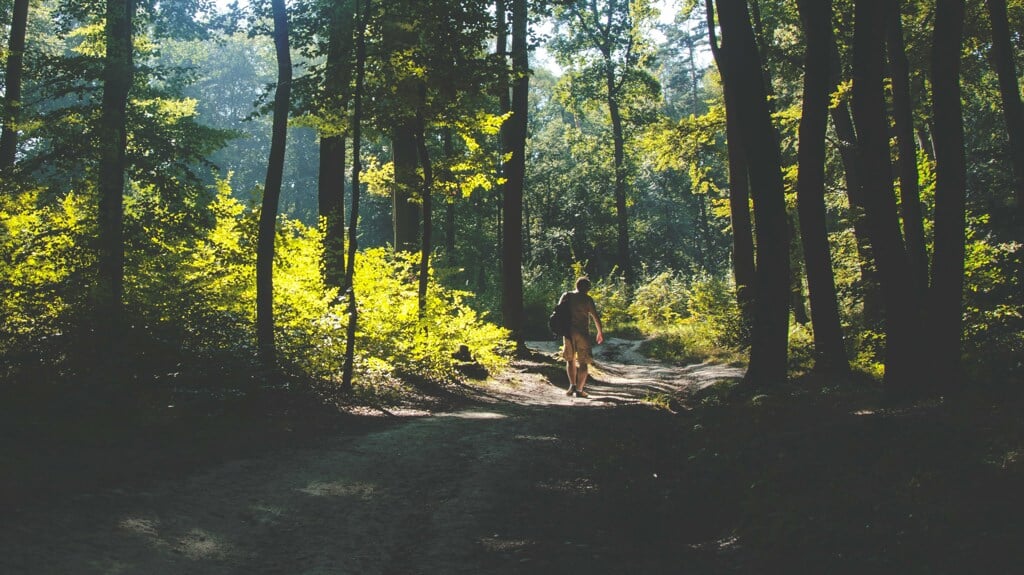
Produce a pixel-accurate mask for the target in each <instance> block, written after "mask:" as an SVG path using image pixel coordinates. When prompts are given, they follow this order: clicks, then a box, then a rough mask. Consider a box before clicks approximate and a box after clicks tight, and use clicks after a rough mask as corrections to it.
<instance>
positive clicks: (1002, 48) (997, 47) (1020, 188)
mask: <svg viewBox="0 0 1024 575" xmlns="http://www.w3.org/2000/svg"><path fill="white" fill-rule="evenodd" d="M987 4H988V13H989V18H990V19H991V21H992V60H993V62H994V63H995V68H996V72H997V73H998V75H999V92H1000V94H1002V97H1003V117H1004V118H1005V119H1006V131H1007V133H1008V134H1009V138H1010V165H1011V166H1012V169H1013V189H1014V192H1015V193H1016V196H1017V210H1018V212H1019V213H1020V214H1021V216H1020V218H1021V221H1024V106H1022V104H1021V99H1020V86H1019V84H1018V80H1017V67H1016V64H1015V63H1014V59H1013V44H1012V43H1011V42H1010V25H1009V22H1008V20H1007V17H1006V0H987Z"/></svg>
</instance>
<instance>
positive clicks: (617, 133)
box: [605, 61, 636, 286]
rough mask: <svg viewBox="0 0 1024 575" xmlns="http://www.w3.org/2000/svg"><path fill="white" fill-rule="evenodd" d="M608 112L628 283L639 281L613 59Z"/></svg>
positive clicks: (608, 77) (621, 257)
mask: <svg viewBox="0 0 1024 575" xmlns="http://www.w3.org/2000/svg"><path fill="white" fill-rule="evenodd" d="M605 67H606V71H605V83H606V84H607V87H606V89H607V96H608V114H609V116H610V117H611V121H612V146H613V150H614V161H615V231H616V237H617V239H618V252H619V266H620V267H621V268H622V273H623V275H624V276H625V278H626V285H628V286H632V285H633V283H634V282H635V281H636V277H635V274H634V273H633V256H632V254H631V253H630V250H629V216H628V214H627V211H626V139H625V135H624V134H623V130H622V113H621V111H620V110H619V94H618V89H617V88H616V86H615V73H614V70H613V68H612V64H611V62H610V61H609V62H606V64H605Z"/></svg>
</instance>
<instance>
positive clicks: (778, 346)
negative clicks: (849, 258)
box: [718, 0, 790, 387]
mask: <svg viewBox="0 0 1024 575" xmlns="http://www.w3.org/2000/svg"><path fill="white" fill-rule="evenodd" d="M718 10H719V13H720V20H721V26H722V36H723V44H722V47H721V49H722V51H723V52H724V53H725V59H726V63H727V72H726V74H725V82H726V84H727V85H728V86H729V89H730V90H732V91H733V93H734V94H735V95H736V104H737V105H736V107H735V111H736V112H737V115H738V118H737V120H738V122H739V125H740V130H741V136H740V137H741V139H742V142H743V150H744V155H745V157H746V160H747V166H748V169H749V174H750V178H751V180H752V181H754V182H757V183H758V185H757V186H754V187H753V188H752V189H751V192H752V193H753V197H754V220H755V222H756V228H755V232H756V235H757V259H756V268H757V269H756V273H757V292H756V299H755V305H754V308H755V309H754V324H753V328H752V334H751V347H750V366H749V368H748V370H747V375H746V381H747V383H748V384H750V385H753V386H755V387H763V386H764V385H766V384H773V383H780V382H782V381H784V380H785V379H786V355H787V349H786V348H787V338H788V326H789V311H788V310H789V306H788V305H787V302H788V295H789V273H790V270H789V228H788V223H787V216H786V201H785V192H784V187H783V181H782V165H781V164H782V162H781V158H780V152H779V147H778V144H777V138H776V135H775V127H774V126H773V125H772V118H771V112H770V109H769V106H768V96H767V93H766V92H765V86H764V81H763V79H762V76H761V56H760V54H759V52H758V49H757V41H756V39H755V38H754V30H753V28H752V27H751V24H750V13H749V11H748V9H747V3H746V1H745V0H718Z"/></svg>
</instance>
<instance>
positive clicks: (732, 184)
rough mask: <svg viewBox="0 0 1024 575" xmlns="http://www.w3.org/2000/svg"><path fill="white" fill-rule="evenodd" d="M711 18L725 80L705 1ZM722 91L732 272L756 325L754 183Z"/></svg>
mask: <svg viewBox="0 0 1024 575" xmlns="http://www.w3.org/2000/svg"><path fill="white" fill-rule="evenodd" d="M705 9H706V10H707V18H708V37H709V41H710V44H711V52H712V54H713V55H714V57H715V62H716V63H717V65H718V70H719V73H720V74H721V75H722V78H723V79H724V78H725V77H726V75H727V74H729V73H730V70H729V65H728V63H727V62H726V61H725V54H723V53H722V50H721V48H720V47H719V45H718V40H717V38H716V35H715V7H714V2H713V0H705ZM722 92H723V96H724V100H725V139H726V148H727V151H728V154H729V214H730V218H731V221H732V271H733V279H734V280H735V281H736V303H737V304H738V305H739V308H740V313H741V314H742V316H743V318H744V320H745V323H746V324H748V325H750V324H752V323H753V315H754V299H755V296H754V282H755V277H756V271H755V266H754V228H753V225H752V223H751V220H750V195H749V189H750V184H749V181H748V178H747V162H746V159H745V158H744V156H743V144H742V141H741V135H740V126H739V120H738V118H739V112H738V111H737V109H736V108H737V105H738V104H737V103H736V96H735V94H734V90H732V89H731V88H730V86H729V83H728V82H724V81H723V85H722Z"/></svg>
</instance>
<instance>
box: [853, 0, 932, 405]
mask: <svg viewBox="0 0 1024 575" xmlns="http://www.w3.org/2000/svg"><path fill="white" fill-rule="evenodd" d="M886 1H887V0H857V3H856V12H855V22H854V46H853V50H854V52H853V113H854V121H855V122H856V125H857V138H858V140H857V144H858V160H859V170H858V173H859V175H860V180H861V188H862V190H863V198H864V207H865V212H866V216H867V222H868V226H869V228H868V229H869V232H870V237H871V246H872V248H873V250H874V256H875V262H876V264H877V266H878V276H879V280H880V282H879V283H880V287H881V292H882V299H883V304H884V308H885V329H886V350H885V381H886V383H887V384H889V386H890V390H891V391H892V392H893V393H896V394H900V393H903V392H905V391H906V390H907V388H906V386H907V385H909V384H910V383H911V382H912V381H913V379H914V378H915V376H917V375H918V373H917V370H918V369H919V368H920V366H919V365H918V362H917V360H918V354H917V346H918V344H919V338H920V336H921V333H920V329H919V322H920V313H919V310H920V305H919V301H918V300H917V299H916V298H915V297H914V294H915V292H914V288H913V280H912V278H911V274H910V259H909V257H908V256H907V251H906V249H905V247H904V245H903V236H902V234H901V232H900V225H899V217H898V215H897V209H896V192H895V190H894V189H893V185H892V177H891V174H892V165H891V163H890V158H889V121H888V118H887V117H886V105H885V92H884V89H883V82H882V76H883V69H884V60H885V53H884V50H883V46H884V40H885V37H884V33H885V10H886V8H885V2H886Z"/></svg>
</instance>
